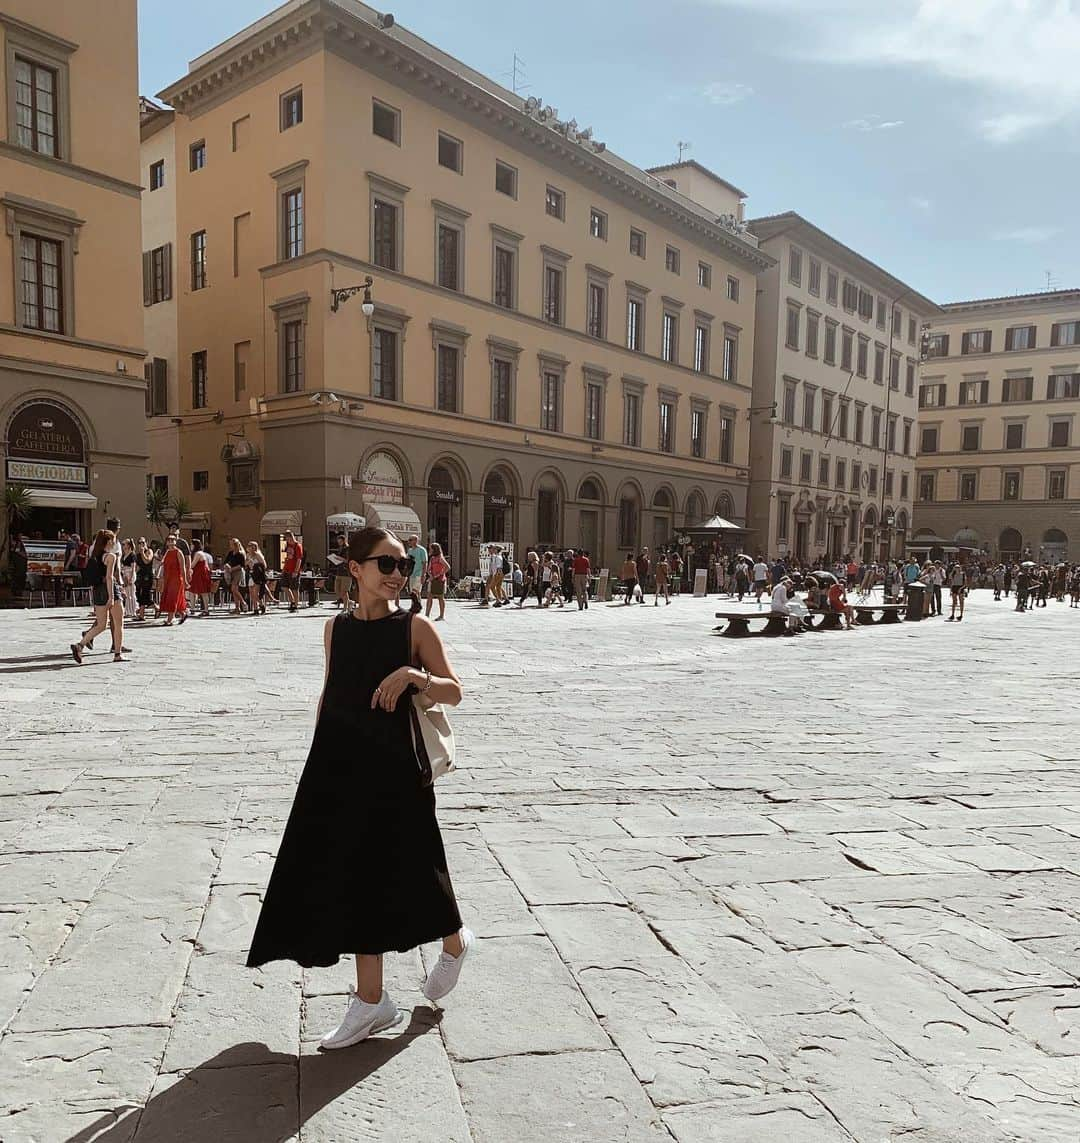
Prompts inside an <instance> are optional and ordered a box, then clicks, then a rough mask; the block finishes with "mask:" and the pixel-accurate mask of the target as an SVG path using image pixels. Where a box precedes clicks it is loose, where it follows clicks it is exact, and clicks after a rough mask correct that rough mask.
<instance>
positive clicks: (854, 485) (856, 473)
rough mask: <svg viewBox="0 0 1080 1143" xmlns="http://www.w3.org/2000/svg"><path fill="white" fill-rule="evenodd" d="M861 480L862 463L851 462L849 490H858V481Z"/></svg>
mask: <svg viewBox="0 0 1080 1143" xmlns="http://www.w3.org/2000/svg"><path fill="white" fill-rule="evenodd" d="M861 480H862V465H861V464H860V463H859V462H858V461H857V460H853V461H852V462H851V491H852V492H858V491H859V482H860V481H861Z"/></svg>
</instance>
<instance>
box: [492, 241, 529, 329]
mask: <svg viewBox="0 0 1080 1143" xmlns="http://www.w3.org/2000/svg"><path fill="white" fill-rule="evenodd" d="M489 225H490V227H491V304H492V305H495V306H498V307H499V309H501V310H503V309H504V310H506V311H507V313H513V312H515V311H516V310H517V309H518V308H519V298H520V294H519V292H518V282H519V280H520V276H521V243H522V242H523V241H524V239H525V235H524V234H518V233H517V231H515V230H507V229H506V227H505V226H499V225H497V224H496V223H494V222H492V223H490V224H489ZM500 249H502V250H506V251H509V253H511V254H512V255H513V256H514V273H513V275H512V281H511V283H510V305H509V307H506V306H502V305H499V303H498V302H497V301H496V300H495V297H496V292H495V283H496V275H495V266H496V258H497V257H498V254H497V251H498V250H500Z"/></svg>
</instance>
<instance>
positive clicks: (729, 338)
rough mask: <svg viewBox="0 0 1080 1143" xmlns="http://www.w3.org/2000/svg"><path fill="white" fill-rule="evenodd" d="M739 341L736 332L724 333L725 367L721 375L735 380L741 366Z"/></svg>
mask: <svg viewBox="0 0 1080 1143" xmlns="http://www.w3.org/2000/svg"><path fill="white" fill-rule="evenodd" d="M738 357H739V343H738V340H737V339H736V338H735V336H734V334H724V368H723V372H722V374H721V376H722V377H723V379H724V380H725V381H734V380H735V378H736V373H737V371H738V367H739V361H738Z"/></svg>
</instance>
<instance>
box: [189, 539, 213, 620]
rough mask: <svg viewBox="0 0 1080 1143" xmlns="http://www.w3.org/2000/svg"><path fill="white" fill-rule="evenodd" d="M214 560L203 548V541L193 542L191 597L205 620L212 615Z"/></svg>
mask: <svg viewBox="0 0 1080 1143" xmlns="http://www.w3.org/2000/svg"><path fill="white" fill-rule="evenodd" d="M213 562H214V560H213V557H212V556H211V555H210V553H209V552H208V551H207V550H206V549H205V548H204V547H203V544H202V540H192V541H191V595H192V603H193V604H195V605H198V607H199V614H200V615H202V616H203V617H204V618H205V617H206V616H208V615H209V614H210V597H211V596H212V595H213V594H214V581H213V578H212V577H211V575H210V567H211V565H212V564H213Z"/></svg>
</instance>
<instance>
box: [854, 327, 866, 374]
mask: <svg viewBox="0 0 1080 1143" xmlns="http://www.w3.org/2000/svg"><path fill="white" fill-rule="evenodd" d="M869 356H870V342H869V341H867V339H866V338H865V337H860V338H859V355H858V358H857V359H856V369H855V372H856V373H858V375H859V376H860V377H865V376H866V366H867V361H868V359H869Z"/></svg>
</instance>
